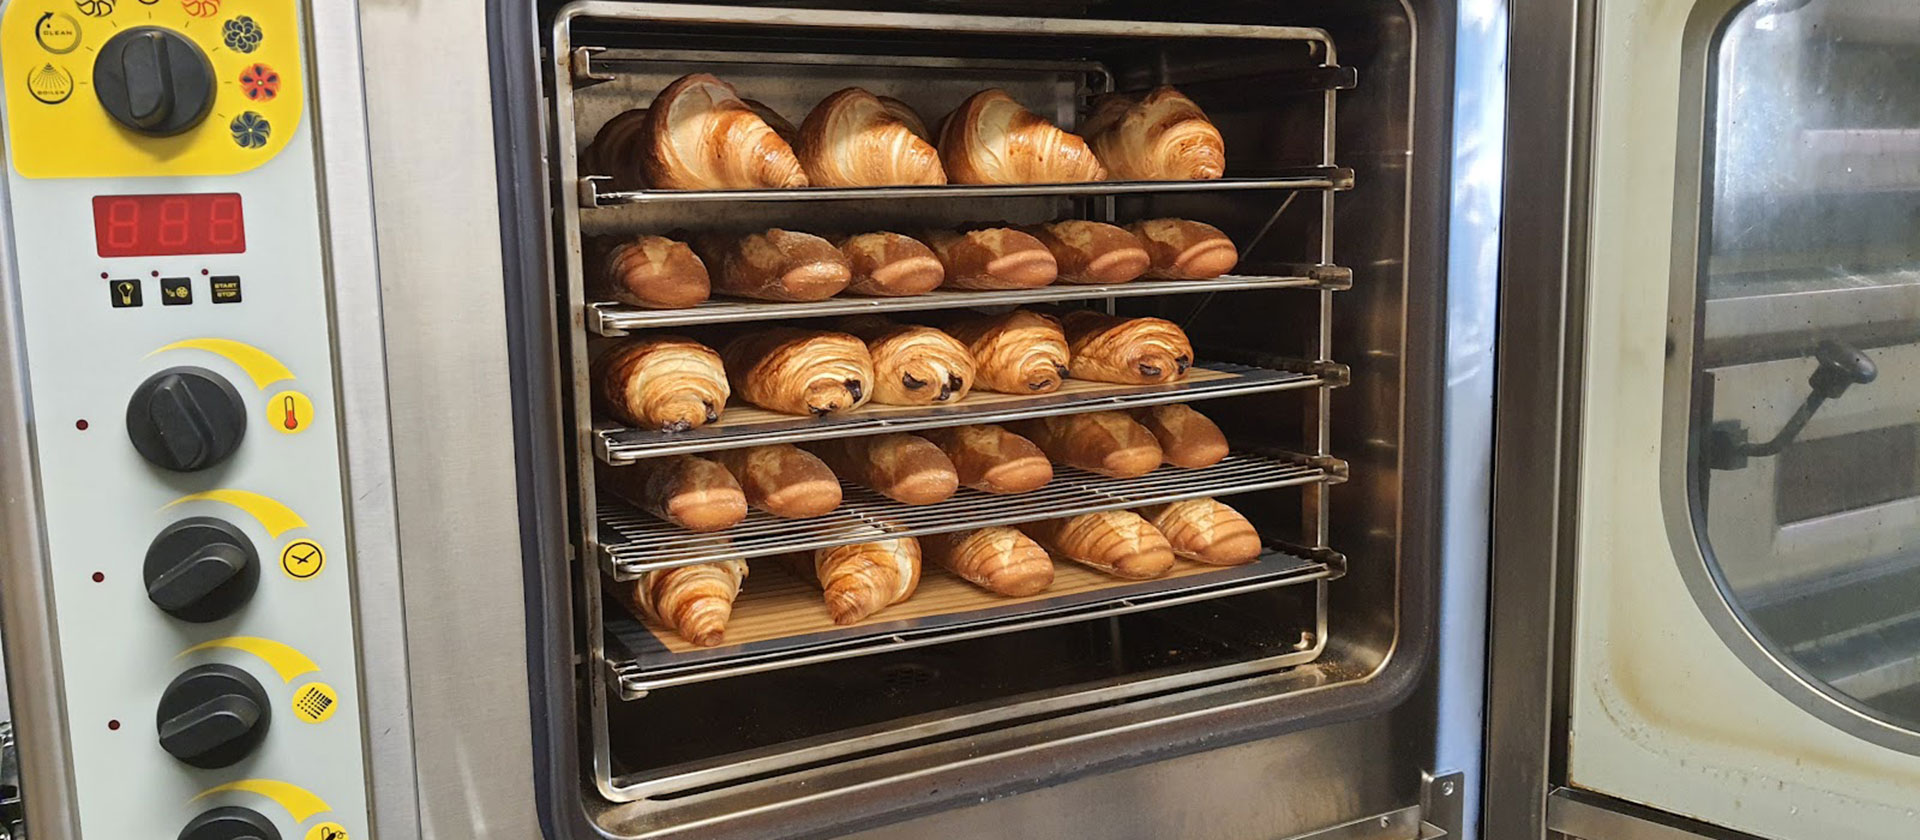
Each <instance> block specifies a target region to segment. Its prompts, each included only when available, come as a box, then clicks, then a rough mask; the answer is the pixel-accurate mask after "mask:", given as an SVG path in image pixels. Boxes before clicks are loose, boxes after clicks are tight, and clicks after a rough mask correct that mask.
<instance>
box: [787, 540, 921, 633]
mask: <svg viewBox="0 0 1920 840" xmlns="http://www.w3.org/2000/svg"><path fill="white" fill-rule="evenodd" d="M813 576H814V579H815V580H817V581H819V583H820V589H821V590H822V591H823V593H824V596H825V598H826V602H827V612H828V613H829V614H830V615H832V616H833V623H835V624H843V625H844V624H854V623H856V622H858V621H860V620H861V619H863V618H866V617H867V616H870V615H873V614H874V613H876V612H879V611H881V610H883V609H886V608H887V607H889V606H892V605H894V604H898V603H900V602H901V601H905V600H906V599H907V598H908V596H911V595H912V594H913V591H914V589H915V588H917V587H919V585H920V543H919V541H917V540H915V539H914V538H912V537H901V538H899V539H893V540H881V541H880V542H870V543H858V544H856V545H843V546H838V547H835V548H822V549H819V550H817V551H815V552H814V553H813Z"/></svg>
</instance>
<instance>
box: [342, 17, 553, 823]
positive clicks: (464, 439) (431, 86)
mask: <svg viewBox="0 0 1920 840" xmlns="http://www.w3.org/2000/svg"><path fill="white" fill-rule="evenodd" d="M361 36H362V38H363V42H364V59H365V63H366V73H367V78H368V80H369V83H368V103H367V106H368V123H369V127H370V131H371V140H370V148H371V150H372V157H373V173H374V200H375V213H376V218H377V219H378V222H379V229H378V235H379V243H380V252H379V254H380V274H381V278H382V283H383V308H384V313H385V317H386V328H387V329H386V331H387V356H388V358H387V362H388V376H389V382H390V391H391V393H392V414H393V430H394V435H393V438H394V449H395V489H396V495H397V497H398V499H399V522H400V549H401V555H402V557H403V558H404V562H403V568H404V571H405V595H406V610H407V626H408V635H407V646H408V658H409V664H410V679H411V683H412V691H413V709H414V720H415V732H414V740H415V745H416V750H417V759H418V796H419V799H420V804H421V817H422V834H423V835H424V836H428V837H443V838H455V837H458V838H469V837H471V838H493V837H501V838H522V837H536V836H538V832H539V829H538V826H537V823H536V821H535V818H534V801H533V789H532V781H531V779H532V768H533V756H532V746H531V740H532V737H531V728H530V723H529V715H528V712H527V709H528V705H527V704H528V694H527V677H526V674H527V653H526V651H527V642H526V626H525V622H524V616H525V603H524V600H523V598H522V567H521V560H520V555H519V551H518V548H519V544H520V542H519V538H520V535H519V530H518V522H519V511H518V508H517V504H518V500H517V496H516V493H517V485H516V483H515V474H514V464H513V439H512V428H513V419H512V416H511V413H510V405H511V398H510V382H511V376H510V372H509V370H508V365H507V346H506V336H505V314H504V309H505V303H504V292H503V288H504V286H503V281H502V277H501V270H502V269H501V248H500V243H499V239H498V233H497V231H498V230H499V226H498V218H497V213H498V209H497V208H498V207H499V205H500V198H499V195H498V193H497V191H496V181H495V171H494V145H493V144H494V131H493V111H492V103H491V88H490V84H489V76H488V73H487V72H485V68H487V67H488V66H489V64H490V62H489V56H488V50H487V44H488V41H487V20H486V9H485V7H484V6H483V5H482V4H478V3H473V2H467V1H466V0H406V2H363V3H362V4H361ZM449 307H452V308H453V309H454V310H455V311H457V313H458V317H454V318H449V317H446V315H447V313H448V311H449Z"/></svg>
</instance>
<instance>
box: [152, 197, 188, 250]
mask: <svg viewBox="0 0 1920 840" xmlns="http://www.w3.org/2000/svg"><path fill="white" fill-rule="evenodd" d="M192 209H193V208H192V205H190V204H188V202H187V199H186V198H185V197H183V196H174V197H172V198H169V199H166V200H165V201H162V202H160V235H159V237H158V238H157V239H155V240H154V241H155V242H157V243H159V245H160V247H162V248H165V249H167V250H174V249H177V248H179V247H180V246H182V245H185V244H187V238H188V237H187V234H188V233H189V232H190V231H189V229H188V227H187V216H188V211H190V210H192Z"/></svg>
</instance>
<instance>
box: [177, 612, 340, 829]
mask: <svg viewBox="0 0 1920 840" xmlns="http://www.w3.org/2000/svg"><path fill="white" fill-rule="evenodd" d="M214 648H227V649H230V650H237V651H241V652H243V653H251V654H253V655H254V656H258V657H260V658H261V659H262V660H265V661H266V663H267V665H268V666H270V667H272V668H273V672H274V673H276V674H279V675H280V679H282V680H284V681H286V682H293V681H294V680H295V679H298V678H299V677H300V676H301V675H302V674H311V673H313V672H315V671H318V670H320V666H319V665H317V664H314V661H313V660H311V659H308V658H307V655H306V654H304V653H301V652H300V651H297V650H294V649H293V648H292V647H291V646H289V645H287V644H285V643H283V642H276V641H274V640H272V639H262V638H259V637H258V636H228V637H226V638H224V639H214V640H213V641H210V642H201V643H200V644H197V645H194V646H193V647H190V648H187V649H186V650H183V651H181V652H180V656H186V655H187V654H189V653H198V652H200V651H203V650H212V649H214ZM175 658H176V659H177V658H179V657H175ZM301 819H306V818H305V817H301Z"/></svg>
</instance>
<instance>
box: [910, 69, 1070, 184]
mask: <svg viewBox="0 0 1920 840" xmlns="http://www.w3.org/2000/svg"><path fill="white" fill-rule="evenodd" d="M940 162H941V163H943V164H945V165H946V170H947V178H948V180H950V181H952V182H954V183H956V184H1054V183H1071V182H1080V181H1104V180H1106V179H1107V170H1106V167H1104V166H1101V165H1100V161H1099V160H1098V159H1097V158H1095V157H1094V154H1093V150H1092V149H1090V148H1088V147H1087V141H1085V140H1082V139H1081V138H1080V137H1078V136H1077V135H1073V134H1069V133H1067V132H1065V131H1062V130H1061V129H1060V128H1059V127H1058V126H1056V125H1054V124H1053V123H1050V122H1047V120H1046V119H1045V118H1044V117H1041V116H1040V115H1039V114H1035V113H1034V112H1032V111H1029V110H1027V109H1026V108H1024V107H1022V106H1021V105H1020V103H1019V102H1017V101H1015V100H1014V98H1013V97H1012V96H1009V95H1007V92H1006V91H1004V90H1000V89H998V88H989V89H987V90H983V91H981V92H979V93H976V94H974V95H973V96H971V97H968V98H967V101H965V102H963V103H961V104H960V107H959V108H956V109H954V112H953V113H951V114H948V115H947V121H946V123H945V124H944V125H942V126H941V128H940Z"/></svg>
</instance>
